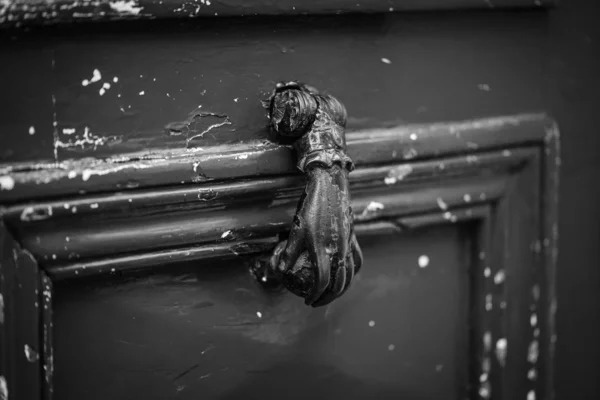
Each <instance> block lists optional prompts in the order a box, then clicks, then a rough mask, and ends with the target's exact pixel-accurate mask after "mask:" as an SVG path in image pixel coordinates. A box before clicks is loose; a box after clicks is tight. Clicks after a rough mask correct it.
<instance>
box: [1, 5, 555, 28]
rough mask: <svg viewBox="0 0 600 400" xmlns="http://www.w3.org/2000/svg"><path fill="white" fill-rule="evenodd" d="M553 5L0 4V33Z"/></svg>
mask: <svg viewBox="0 0 600 400" xmlns="http://www.w3.org/2000/svg"><path fill="white" fill-rule="evenodd" d="M551 3H554V1H553V0H484V1H481V0H429V1H424V0H370V1H365V2H356V1H354V0H325V1H298V0H279V1H270V0H266V1H265V0H250V1H248V0H244V1H241V0H160V1H156V0H37V1H31V0H2V1H0V27H7V26H9V27H21V26H27V25H35V24H54V23H62V22H73V21H77V22H82V21H86V20H95V21H97V20H123V19H125V20H132V19H150V18H173V17H175V18H177V17H178V18H194V17H200V16H204V17H206V16H210V17H213V18H214V17H218V16H232V15H235V16H243V15H256V14H261V15H262V14H270V15H273V14H275V15H282V14H283V15H286V14H288V15H289V14H291V15H298V14H322V13H325V14H341V13H348V12H363V13H372V12H394V11H405V10H430V9H435V10H448V9H456V8H501V7H529V8H531V7H536V8H537V7H543V6H546V5H549V4H551Z"/></svg>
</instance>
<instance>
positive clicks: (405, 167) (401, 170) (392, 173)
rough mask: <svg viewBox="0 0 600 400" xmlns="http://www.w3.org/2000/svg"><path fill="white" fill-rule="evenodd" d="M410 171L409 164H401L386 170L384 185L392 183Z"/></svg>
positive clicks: (401, 178) (404, 176)
mask: <svg viewBox="0 0 600 400" xmlns="http://www.w3.org/2000/svg"><path fill="white" fill-rule="evenodd" d="M411 172H412V167H411V166H410V164H402V165H399V166H397V167H394V168H392V169H390V170H389V171H388V174H387V176H386V177H385V178H384V179H383V181H384V182H385V184H386V185H394V184H395V183H396V182H398V181H401V180H403V179H404V178H406V176H407V175H408V174H410V173H411Z"/></svg>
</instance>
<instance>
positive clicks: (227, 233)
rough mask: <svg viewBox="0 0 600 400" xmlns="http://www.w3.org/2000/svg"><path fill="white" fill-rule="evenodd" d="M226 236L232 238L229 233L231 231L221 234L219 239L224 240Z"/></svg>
mask: <svg viewBox="0 0 600 400" xmlns="http://www.w3.org/2000/svg"><path fill="white" fill-rule="evenodd" d="M228 236H233V235H232V233H231V230H228V231H225V232H223V234H222V235H221V239H225V238H227V237H228Z"/></svg>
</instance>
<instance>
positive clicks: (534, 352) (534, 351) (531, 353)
mask: <svg viewBox="0 0 600 400" xmlns="http://www.w3.org/2000/svg"><path fill="white" fill-rule="evenodd" d="M539 355H540V346H539V343H538V341H537V340H534V341H532V342H531V343H530V344H529V348H528V349H527V361H529V362H530V363H532V364H535V363H536V362H537V360H538V357H539Z"/></svg>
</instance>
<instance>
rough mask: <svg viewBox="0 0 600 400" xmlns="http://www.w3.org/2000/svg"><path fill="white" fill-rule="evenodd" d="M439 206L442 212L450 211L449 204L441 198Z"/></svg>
mask: <svg viewBox="0 0 600 400" xmlns="http://www.w3.org/2000/svg"><path fill="white" fill-rule="evenodd" d="M437 204H438V207H439V208H440V209H442V210H447V209H448V204H446V202H444V199H442V198H441V197H438V198H437Z"/></svg>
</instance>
